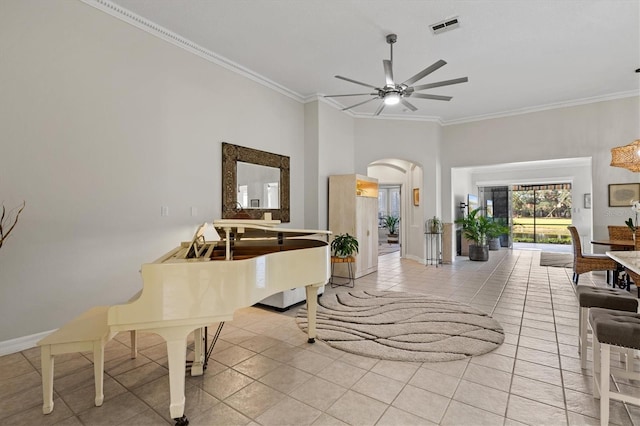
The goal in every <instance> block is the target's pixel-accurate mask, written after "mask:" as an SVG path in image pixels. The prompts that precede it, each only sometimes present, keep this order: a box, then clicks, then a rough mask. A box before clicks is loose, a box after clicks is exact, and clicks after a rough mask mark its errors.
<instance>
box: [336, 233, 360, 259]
mask: <svg viewBox="0 0 640 426" xmlns="http://www.w3.org/2000/svg"><path fill="white" fill-rule="evenodd" d="M331 251H333V254H334V256H337V257H349V256H353V255H354V254H355V253H358V240H357V239H356V238H355V237H352V236H351V235H349V234H348V233H347V234H338V235H336V236H335V238H334V239H333V241H331Z"/></svg>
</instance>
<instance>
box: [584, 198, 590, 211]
mask: <svg viewBox="0 0 640 426" xmlns="http://www.w3.org/2000/svg"><path fill="white" fill-rule="evenodd" d="M584 208H585V209H590V208H591V194H584Z"/></svg>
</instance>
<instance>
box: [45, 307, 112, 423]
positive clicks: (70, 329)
mask: <svg viewBox="0 0 640 426" xmlns="http://www.w3.org/2000/svg"><path fill="white" fill-rule="evenodd" d="M108 310H109V307H108V306H97V307H95V308H91V309H89V310H88V311H86V312H84V313H83V314H81V315H80V316H79V317H77V318H75V319H73V320H72V321H70V322H69V323H67V324H65V325H63V326H62V327H60V328H59V329H58V330H56V331H54V332H53V333H51V334H50V335H48V336H47V337H45V338H44V339H42V340H40V341H39V342H38V346H40V350H41V355H42V357H41V358H42V359H41V363H42V399H43V405H42V412H43V413H44V414H49V413H51V412H52V411H53V358H54V356H55V355H60V354H66V353H72V352H84V351H93V374H94V380H95V389H96V398H95V404H96V406H98V407H99V406H101V405H102V401H103V400H104V395H103V392H102V389H103V376H104V346H105V344H106V343H107V342H108V341H109V340H111V338H112V337H113V336H114V334H112V333H110V332H109V326H108V324H107V313H108Z"/></svg>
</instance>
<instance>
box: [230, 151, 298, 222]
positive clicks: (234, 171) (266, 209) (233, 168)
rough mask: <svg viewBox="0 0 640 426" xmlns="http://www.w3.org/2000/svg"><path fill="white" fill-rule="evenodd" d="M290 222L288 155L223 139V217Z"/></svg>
mask: <svg viewBox="0 0 640 426" xmlns="http://www.w3.org/2000/svg"><path fill="white" fill-rule="evenodd" d="M264 213H271V217H272V219H277V220H280V221H281V222H289V221H290V217H289V157H287V156H285V155H278V154H273V153H270V152H265V151H260V150H257V149H252V148H246V147H243V146H238V145H232V144H230V143H226V142H222V218H223V219H233V218H236V219H239V218H245V219H249V218H251V219H261V218H262V217H263V215H264Z"/></svg>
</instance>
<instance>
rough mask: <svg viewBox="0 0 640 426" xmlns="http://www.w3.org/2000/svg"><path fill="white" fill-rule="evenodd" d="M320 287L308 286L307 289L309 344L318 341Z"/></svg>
mask: <svg viewBox="0 0 640 426" xmlns="http://www.w3.org/2000/svg"><path fill="white" fill-rule="evenodd" d="M318 287H319V286H316V285H308V286H306V287H305V289H306V291H307V323H308V324H309V329H308V330H307V335H308V336H309V339H308V340H307V342H309V343H314V342H315V341H316V312H317V310H318Z"/></svg>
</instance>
